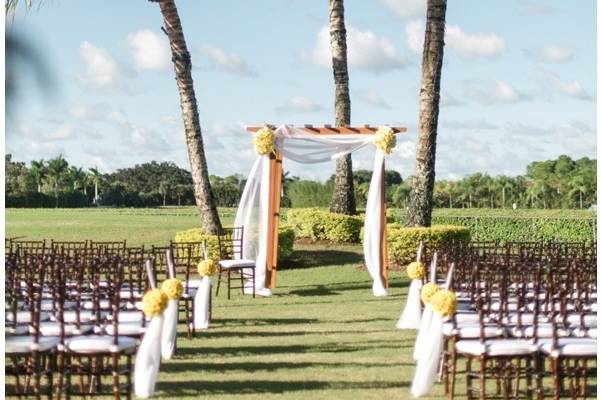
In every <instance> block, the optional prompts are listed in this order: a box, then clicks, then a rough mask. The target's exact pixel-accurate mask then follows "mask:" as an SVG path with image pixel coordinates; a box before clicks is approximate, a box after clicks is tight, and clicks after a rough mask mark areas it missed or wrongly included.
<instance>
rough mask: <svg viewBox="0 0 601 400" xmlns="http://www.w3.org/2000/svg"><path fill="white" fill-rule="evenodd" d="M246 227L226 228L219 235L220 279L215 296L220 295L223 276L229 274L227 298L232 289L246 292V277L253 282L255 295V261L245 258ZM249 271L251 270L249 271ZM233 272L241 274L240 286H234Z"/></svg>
mask: <svg viewBox="0 0 601 400" xmlns="http://www.w3.org/2000/svg"><path fill="white" fill-rule="evenodd" d="M243 239H244V227H234V228H226V229H224V230H223V233H222V234H221V235H219V236H218V241H219V254H220V260H219V279H218V281H217V290H216V291H215V296H218V295H219V288H220V286H221V277H222V276H223V275H227V298H228V300H229V299H230V291H231V289H241V290H242V294H244V289H245V282H244V280H245V278H246V279H250V280H251V282H252V293H253V297H255V269H256V266H255V261H254V260H245V259H244V258H243V256H244V248H243ZM247 271H249V272H247ZM232 273H234V274H239V276H240V286H232Z"/></svg>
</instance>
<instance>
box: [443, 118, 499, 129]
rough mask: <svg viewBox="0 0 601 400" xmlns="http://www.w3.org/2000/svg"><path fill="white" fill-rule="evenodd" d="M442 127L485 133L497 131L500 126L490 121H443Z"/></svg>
mask: <svg viewBox="0 0 601 400" xmlns="http://www.w3.org/2000/svg"><path fill="white" fill-rule="evenodd" d="M441 125H442V126H443V127H445V128H449V129H462V130H473V131H484V130H492V129H497V128H498V126H497V125H496V124H493V123H491V122H489V121H485V120H482V119H480V120H475V119H472V120H450V121H447V120H443V121H441Z"/></svg>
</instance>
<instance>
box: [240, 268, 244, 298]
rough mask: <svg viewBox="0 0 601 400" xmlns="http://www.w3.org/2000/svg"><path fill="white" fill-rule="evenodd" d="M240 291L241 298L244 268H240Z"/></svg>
mask: <svg viewBox="0 0 601 400" xmlns="http://www.w3.org/2000/svg"><path fill="white" fill-rule="evenodd" d="M240 286H241V288H240V290H242V296H244V268H240Z"/></svg>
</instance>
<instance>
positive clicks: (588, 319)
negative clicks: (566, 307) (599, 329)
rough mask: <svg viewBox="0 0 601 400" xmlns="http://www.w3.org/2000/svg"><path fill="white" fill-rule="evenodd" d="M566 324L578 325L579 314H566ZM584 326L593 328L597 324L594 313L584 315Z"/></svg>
mask: <svg viewBox="0 0 601 400" xmlns="http://www.w3.org/2000/svg"><path fill="white" fill-rule="evenodd" d="M567 321H568V324H570V325H572V326H580V314H568V316H567ZM584 326H585V327H586V328H595V327H596V326H597V315H596V314H585V315H584Z"/></svg>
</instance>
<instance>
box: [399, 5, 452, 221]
mask: <svg viewBox="0 0 601 400" xmlns="http://www.w3.org/2000/svg"><path fill="white" fill-rule="evenodd" d="M427 7H428V13H427V18H426V34H425V38H424V52H423V55H422V80H421V89H420V110H419V137H418V141H417V153H416V161H415V174H414V178H413V181H412V183H413V187H412V190H411V200H410V202H409V212H408V213H407V217H408V218H407V225H408V226H430V224H431V222H432V192H433V190H434V178H435V162H436V134H437V130H438V111H439V103H440V78H441V70H442V59H443V52H444V28H445V14H446V11H447V2H446V0H428V5H427Z"/></svg>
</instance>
